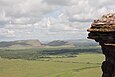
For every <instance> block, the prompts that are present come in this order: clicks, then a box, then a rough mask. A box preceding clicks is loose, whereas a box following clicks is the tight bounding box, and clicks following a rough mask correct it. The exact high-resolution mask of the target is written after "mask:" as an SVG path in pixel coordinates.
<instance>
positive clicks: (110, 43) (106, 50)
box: [87, 13, 115, 77]
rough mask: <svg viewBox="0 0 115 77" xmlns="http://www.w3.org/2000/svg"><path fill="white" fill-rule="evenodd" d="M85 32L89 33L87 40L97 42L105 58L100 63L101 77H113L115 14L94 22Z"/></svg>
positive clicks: (114, 62)
mask: <svg viewBox="0 0 115 77" xmlns="http://www.w3.org/2000/svg"><path fill="white" fill-rule="evenodd" d="M87 31H89V32H90V33H89V34H88V38H89V39H94V40H95V41H96V42H99V44H100V45H101V47H102V51H103V54H104V55H105V57H106V59H105V61H104V62H103V63H102V71H103V75H102V77H115V13H110V14H107V15H103V16H102V17H101V18H100V19H98V20H94V22H93V23H92V24H91V27H90V28H89V29H88V30H87Z"/></svg>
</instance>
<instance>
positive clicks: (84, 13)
mask: <svg viewBox="0 0 115 77" xmlns="http://www.w3.org/2000/svg"><path fill="white" fill-rule="evenodd" d="M107 13H115V0H0V41H12V40H26V39H39V40H41V41H48V40H71V39H72V40H75V39H86V38H87V28H89V27H90V24H91V22H93V20H94V19H97V18H99V17H101V16H102V15H103V14H107Z"/></svg>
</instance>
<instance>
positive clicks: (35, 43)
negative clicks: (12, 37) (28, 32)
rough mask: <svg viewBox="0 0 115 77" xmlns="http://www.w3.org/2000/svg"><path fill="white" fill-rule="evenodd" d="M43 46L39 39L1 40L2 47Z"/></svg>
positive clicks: (0, 45) (0, 46)
mask: <svg viewBox="0 0 115 77" xmlns="http://www.w3.org/2000/svg"><path fill="white" fill-rule="evenodd" d="M41 46H43V45H42V44H41V42H40V41H39V40H18V41H10V42H6V41H3V42H0V48H23V47H25V48H26V47H32V48H33V47H41Z"/></svg>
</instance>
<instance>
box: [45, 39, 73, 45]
mask: <svg viewBox="0 0 115 77" xmlns="http://www.w3.org/2000/svg"><path fill="white" fill-rule="evenodd" d="M47 45H48V46H65V45H69V46H74V44H73V43H72V42H69V41H62V40H54V41H52V42H49V43H48V44H47Z"/></svg>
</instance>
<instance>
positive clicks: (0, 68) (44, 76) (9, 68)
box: [0, 53, 104, 77]
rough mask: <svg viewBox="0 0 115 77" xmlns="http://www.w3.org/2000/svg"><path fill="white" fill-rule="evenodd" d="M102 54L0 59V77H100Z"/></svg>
mask: <svg viewBox="0 0 115 77" xmlns="http://www.w3.org/2000/svg"><path fill="white" fill-rule="evenodd" d="M103 60H104V56H103V55H102V54H97V53H82V54H79V55H78V56H77V57H73V58H50V59H49V58H48V59H47V58H44V59H38V60H22V59H2V58H0V77H100V76H101V69H100V66H101V62H102V61H103Z"/></svg>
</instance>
